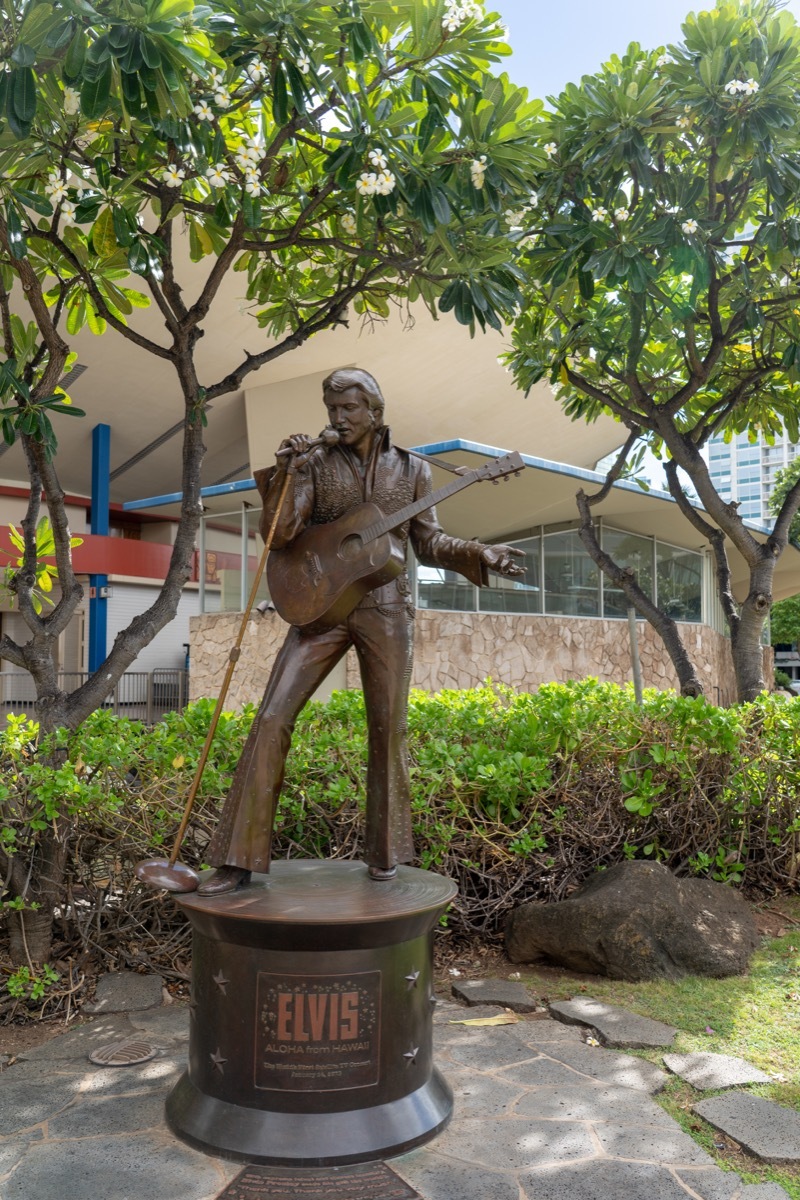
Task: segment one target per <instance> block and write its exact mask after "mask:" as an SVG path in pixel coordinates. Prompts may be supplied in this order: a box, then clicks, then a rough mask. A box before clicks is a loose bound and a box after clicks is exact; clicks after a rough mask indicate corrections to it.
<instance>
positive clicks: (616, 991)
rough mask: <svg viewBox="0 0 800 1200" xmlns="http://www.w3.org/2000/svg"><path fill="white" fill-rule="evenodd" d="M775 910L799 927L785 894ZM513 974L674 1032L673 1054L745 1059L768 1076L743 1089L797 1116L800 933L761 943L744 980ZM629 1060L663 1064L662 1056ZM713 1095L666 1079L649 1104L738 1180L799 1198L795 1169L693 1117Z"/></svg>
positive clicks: (795, 906)
mask: <svg viewBox="0 0 800 1200" xmlns="http://www.w3.org/2000/svg"><path fill="white" fill-rule="evenodd" d="M779 907H780V909H781V911H782V912H783V913H784V914H785V915H786V916H787V918H789V919H790V920H791V919H793V920H795V921H800V897H796V896H795V897H782V898H781V900H780V902H779ZM787 925H789V921H787ZM519 969H520V971H521V974H522V978H523V980H524V982H525V983H526V984H527V985H528V986H529V987H530V988H531V989H532V991H533V992H534V993H535V994H536V995H537V996H540V997H546V998H547V999H548V1000H563V999H567V998H570V997H572V996H576V995H590V996H592V998H593V999H597V1000H604V1001H606V1002H607V1003H609V1004H616V1005H619V1006H620V1007H621V1008H627V1009H629V1010H630V1011H631V1012H635V1013H639V1014H640V1015H641V1016H644V1017H651V1018H652V1019H653V1020H655V1021H663V1022H664V1023H665V1024H667V1025H674V1026H675V1028H676V1029H677V1030H678V1034H677V1036H676V1038H675V1041H674V1043H673V1045H672V1047H671V1050H672V1051H674V1052H675V1053H677V1054H687V1053H691V1052H696V1051H710V1052H711V1053H714V1054H734V1055H738V1056H739V1057H740V1058H744V1059H746V1060H747V1062H749V1063H752V1064H753V1066H755V1067H759V1068H760V1069H761V1070H762V1071H765V1072H767V1073H768V1074H770V1075H772V1076H773V1078H774V1082H771V1083H765V1084H757V1085H750V1086H749V1087H748V1088H747V1090H748V1091H750V1092H753V1094H754V1095H757V1096H763V1097H764V1099H766V1100H772V1101H774V1102H775V1103H776V1104H781V1105H783V1106H784V1107H785V1108H792V1109H794V1110H795V1111H797V1112H800V1076H799V1072H800V926H790V928H789V931H788V932H786V933H784V934H783V935H782V936H780V937H773V938H770V939H768V940H767V941H765V943H764V944H763V946H762V947H761V949H760V950H759V951H758V952H757V953H756V955H755V956H754V957H753V960H752V963H751V966H750V972H749V974H747V975H738V976H733V977H731V978H728V979H702V978H699V977H696V976H690V977H687V978H685V979H680V980H677V981H675V982H667V981H664V980H657V981H653V982H642V983H625V982H622V981H620V980H611V979H602V980H592V981H591V982H587V983H577V984H576V979H575V976H574V975H563V976H561V975H559V974H557V973H556V972H554V971H553V970H552V969H548V970H547V971H546V972H542V973H537V970H536V967H535V966H532V967H529V968H527V969H526V968H524V967H521V968H519ZM635 1053H636V1054H637V1055H639V1056H640V1057H642V1058H646V1059H648V1060H649V1061H650V1062H653V1063H655V1064H656V1065H658V1066H663V1062H662V1058H663V1053H664V1052H663V1051H636V1052H635ZM715 1094H718V1093H714V1092H698V1091H696V1090H695V1089H694V1088H692V1087H691V1086H690V1085H689V1084H686V1083H683V1082H682V1081H681V1080H679V1079H678V1078H677V1077H672V1076H671V1077H670V1079H669V1082H668V1084H667V1086H666V1087H665V1088H664V1090H663V1091H662V1092H661V1093H660V1094H659V1095H658V1096H656V1099H657V1100H658V1101H659V1103H660V1104H661V1105H662V1107H663V1108H665V1109H666V1110H667V1112H668V1113H669V1114H670V1116H672V1117H673V1118H674V1119H675V1120H676V1121H677V1122H678V1123H679V1124H680V1126H681V1127H682V1128H683V1129H684V1130H685V1131H686V1132H687V1133H689V1134H690V1135H691V1136H692V1137H693V1138H694V1140H695V1141H696V1142H698V1144H699V1145H701V1146H702V1147H703V1149H704V1150H706V1151H707V1153H708V1154H710V1155H711V1156H712V1157H713V1158H714V1159H715V1160H716V1162H717V1164H718V1165H719V1166H720V1167H722V1168H723V1169H724V1170H730V1171H736V1172H737V1174H739V1175H741V1176H742V1179H743V1180H744V1182H745V1183H764V1182H767V1181H774V1182H775V1183H778V1184H780V1185H781V1187H782V1188H784V1190H785V1191H786V1192H787V1193H788V1195H789V1196H791V1197H792V1200H800V1167H796V1168H791V1167H780V1168H778V1167H774V1166H768V1165H766V1164H764V1163H761V1162H760V1161H759V1160H758V1159H755V1158H753V1157H751V1156H750V1155H748V1154H745V1153H743V1152H742V1150H741V1149H740V1148H739V1147H738V1146H737V1145H736V1143H734V1142H732V1141H731V1140H730V1139H729V1138H726V1137H725V1136H724V1135H723V1134H720V1133H719V1132H718V1131H717V1130H715V1129H713V1128H712V1126H711V1125H709V1124H708V1123H707V1122H706V1121H703V1120H702V1119H701V1118H700V1117H698V1116H697V1114H696V1113H694V1112H692V1107H693V1105H694V1104H696V1103H697V1101H698V1100H700V1099H702V1098H703V1097H704V1096H709V1095H715Z"/></svg>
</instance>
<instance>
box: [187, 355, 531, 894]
mask: <svg viewBox="0 0 800 1200" xmlns="http://www.w3.org/2000/svg"><path fill="white" fill-rule="evenodd" d="M322 386H323V400H324V403H325V407H326V409H327V412H328V422H329V425H330V426H331V427H332V428H333V429H334V430H335V431H336V433H337V434H338V438H339V440H338V443H337V444H336V445H333V446H330V447H329V446H324V447H323V446H321V447H315V448H311V447H310V445H309V443H310V441H311V439H310V438H308V437H306V436H305V435H304V434H295V435H294V436H292V437H290V438H287V439H286V440H285V441H284V442H283V443H282V444H281V447H280V450H279V452H278V457H277V465H276V466H275V467H272V468H268V469H266V470H262V471H257V472H256V473H255V479H256V483H257V486H258V489H259V492H260V494H261V498H262V502H263V512H262V517H261V533H262V536H264V537H266V533H267V530H268V529H269V528H270V525H271V523H272V520H273V518H274V514H275V509H276V506H277V502H278V498H279V496H280V494H281V492H282V490H283V486H284V483H285V480H286V474H287V471H289V473H290V476H291V477H290V480H289V484H288V489H287V491H286V495H285V499H284V501H283V504H282V505H281V509H280V514H279V516H278V520H277V524H276V527H275V533H274V540H273V543H272V545H273V549H276V550H280V549H281V548H283V547H289V546H291V544H292V543H293V541H294V539H295V538H297V537H298V536H299V535H300V534H301V533H302V532H303V531H304V530H305V529H306V528H307V527H309V526H312V525H315V526H318V525H325V524H328V523H330V522H333V521H335V520H337V519H339V518H341V517H343V516H344V515H345V514H347V513H348V512H351V511H352V510H353V509H355V508H356V507H357V506H359V505H362V504H363V503H364V501H365V500H369V501H371V502H372V503H374V504H375V505H377V507H378V508H379V509H380V510H381V512H382V513H384V514H386V515H389V514H391V513H393V512H399V510H400V509H401V508H403V507H405V506H407V505H408V504H409V503H411V502H413V501H415V500H419V499H421V498H422V497H424V496H425V495H427V494H429V493H430V492H431V474H430V468H429V467H428V465H427V463H425V462H424V461H423V460H421V459H418V458H414V457H412V456H411V455H410V454H409V453H408V452H407V451H405V450H401V449H399V448H398V447H395V446H393V445H392V441H391V436H390V432H389V429H388V428H387V426H386V425H384V423H383V408H384V400H383V396H382V394H381V390H380V388H379V387H378V384H377V382H376V381H375V379H374V378H373V377H372V376H371V375H370V374H368V373H367V372H366V371H362V370H358V369H346V370H339V371H334V372H333V373H332V374H331V375H329V376H328V378H327V379H326V380H325V381H324V383H323V385H322ZM287 451H290V452H291V453H290V454H288V455H287V453H286V452H287ZM281 452H283V453H281ZM292 457H293V465H292V466H291V467H290V466H289V461H290V460H291V459H292ZM396 536H397V538H398V539H399V542H400V544H401V546H402V553H403V556H405V549H406V546H407V543H408V540H409V538H410V539H411V544H412V546H413V548H414V553H415V554H416V556H417V558H418V560H419V561H420V562H421V563H422V564H424V565H425V566H437V567H444V568H446V569H448V570H452V571H458V572H459V573H460V574H462V575H464V576H466V578H467V579H469V581H470V582H471V583H474V584H476V585H478V586H481V585H485V584H486V583H487V582H488V571H490V570H491V571H495V572H497V573H498V574H500V575H506V576H510V577H518V576H521V575H522V574H523V573H524V570H523V568H522V567H521V566H520V565H519V564H518V563H517V562H516V561H515V558H517V557H519V556H521V555H522V553H523V552H522V551H521V550H517V549H516V548H514V547H511V546H487V545H483V544H481V543H480V542H473V541H463V540H461V539H459V538H452V537H448V535H447V534H446V533H444V532H443V530H442V528H441V526H440V525H439V523H438V521H437V518H436V511H435V509H434V508H428V509H426V510H425V511H423V512H421V513H420V514H418V515H417V516H415V517H414V518H413V519H412V520H410V521H409V522H407V523H406V524H405V525H402V526H401V527H400V528H399V529H397V530H396ZM413 617H414V610H413V605H412V603H411V598H410V587H409V582H408V576H407V574H406V572H405V571H404V570H403V571H402V572H401V573H400V574H398V575H397V576H396V577H395V578H393V579H391V580H390V581H389V582H388V583H383V584H381V585H380V586H378V587H376V588H375V589H374V590H372V591H370V592H368V593H367V594H366V595H365V596H364V598H363V599H362V600H361V602H360V603H359V604H358V605H357V607H356V608H355V609H354V610H353V611H352V612H351V613H350V614H349V616H347V617H346V618H345V619H343V620H341V621H340V622H339V623H338V624H336V625H334V626H333V627H332V628H327V629H322V630H312V631H309V630H307V629H300V628H298V627H296V626H294V625H292V626H290V628H289V632H288V634H287V636H286V640H285V642H284V643H283V646H282V648H281V650H280V651H279V653H278V656H277V658H276V660H275V664H274V666H273V669H272V673H271V674H270V677H269V681H268V683H267V688H266V691H265V693H264V699H263V701H262V703H261V707H260V708H259V710H258V713H257V715H256V717H255V720H254V721H253V726H252V729H251V731H250V735H249V737H248V739H247V742H246V743H245V747H244V751H243V753H242V757H241V759H240V761H239V764H238V767H237V769H236V773H235V775H234V778H233V781H232V784H231V788H230V791H229V793H228V796H227V799H226V802H225V805H224V808H223V812H222V816H221V818H220V821H219V825H218V827H217V829H216V831H215V833H214V836H213V838H212V840H211V843H210V845H209V849H208V852H207V857H208V861H209V862H210V863H211V864H212V866H215V867H216V868H217V869H216V871H215V872H214V874H213V875H212V876H210V877H209V878H208V879H206V880H205V881H204V882H203V883H201V885H200V887H199V888H198V891H199V892H201V893H203V894H205V895H216V894H218V893H221V892H228V891H232V890H233V889H234V888H236V887H239V886H242V885H244V884H246V883H247V882H248V881H249V879H250V874H251V872H253V871H259V872H264V871H268V870H269V863H270V850H271V842H272V828H273V824H274V819H275V810H276V808H277V803H278V797H279V795H280V790H281V786H282V784H283V776H284V767H285V763H286V756H287V754H288V752H289V745H290V741H291V736H292V730H293V729H294V724H295V721H296V719H297V716H298V714H299V712H300V710H301V709H302V708H303V706H304V705H305V704H306V702H307V701H308V699H309V698H310V697H311V695H312V694H313V693H314V691H316V689H317V687H318V686H319V684H320V683H321V682H322V681H323V679H325V677H326V676H327V675H328V673H329V672H330V671H331V670H332V669H333V667H334V666H335V665H336V663H337V662H339V660H340V659H341V658H342V656H343V655H344V654H345V653H346V652H347V650H348V648H349V647H350V646H354V647H355V650H356V654H357V656H358V663H359V668H360V671H361V680H362V685H363V688H364V702H365V707H366V712H367V730H368V748H369V749H368V762H367V806H366V807H367V811H366V827H365V835H364V858H365V860H366V862H367V866H368V871H369V876H370V878H371V879H374V880H385V879H391V878H392V877H393V876H394V875H395V873H396V871H397V864H398V863H407V862H410V861H411V859H412V858H413V856H414V847H413V842H412V836H411V806H410V800H409V778H408V761H407V750H406V710H407V705H408V689H409V683H410V679H411V657H412V650H413V637H414V632H413Z"/></svg>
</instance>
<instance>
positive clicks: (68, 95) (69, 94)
mask: <svg viewBox="0 0 800 1200" xmlns="http://www.w3.org/2000/svg"><path fill="white" fill-rule="evenodd" d="M80 111H81V94H80V92H79V91H76V89H75V88H71V87H65V88H64V112H65V113H66V114H67V116H68V117H74V116H75V115H76V114H77V113H79V112H80Z"/></svg>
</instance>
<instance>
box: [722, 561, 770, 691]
mask: <svg viewBox="0 0 800 1200" xmlns="http://www.w3.org/2000/svg"><path fill="white" fill-rule="evenodd" d="M774 572H775V560H774V559H773V558H772V557H771V556H770V557H769V558H767V557H766V556H765V557H764V558H763V559H762V561H761V562H760V563H759V564H758V565H757V566H756V567H753V568H751V571H750V591H749V593H748V595H747V599H746V600H745V602H744V604H743V605H742V606H741V610H740V613H739V620H738V621H737V622H736V625H735V626H734V627H732V628H731V657H732V659H733V670H734V674H735V676H736V694H737V697H736V698H737V700H738V701H739V702H740V703H741V704H745V703H747V702H748V701H750V700H755V698H756V697H757V696H758V695H759V693H760V692H763V691H764V689H765V688H766V686H767V681H766V679H765V678H764V648H763V646H762V644H761V635H762V633H763V631H764V622H765V620H766V619H767V617H768V616H769V610H770V609H771V608H772V579H773V575H774Z"/></svg>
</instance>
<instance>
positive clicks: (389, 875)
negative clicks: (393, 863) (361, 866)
mask: <svg viewBox="0 0 800 1200" xmlns="http://www.w3.org/2000/svg"><path fill="white" fill-rule="evenodd" d="M367 874H368V875H369V877H370V879H394V877H395V875H396V874H397V867H372V866H370V867H369V868H368V869H367Z"/></svg>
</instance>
